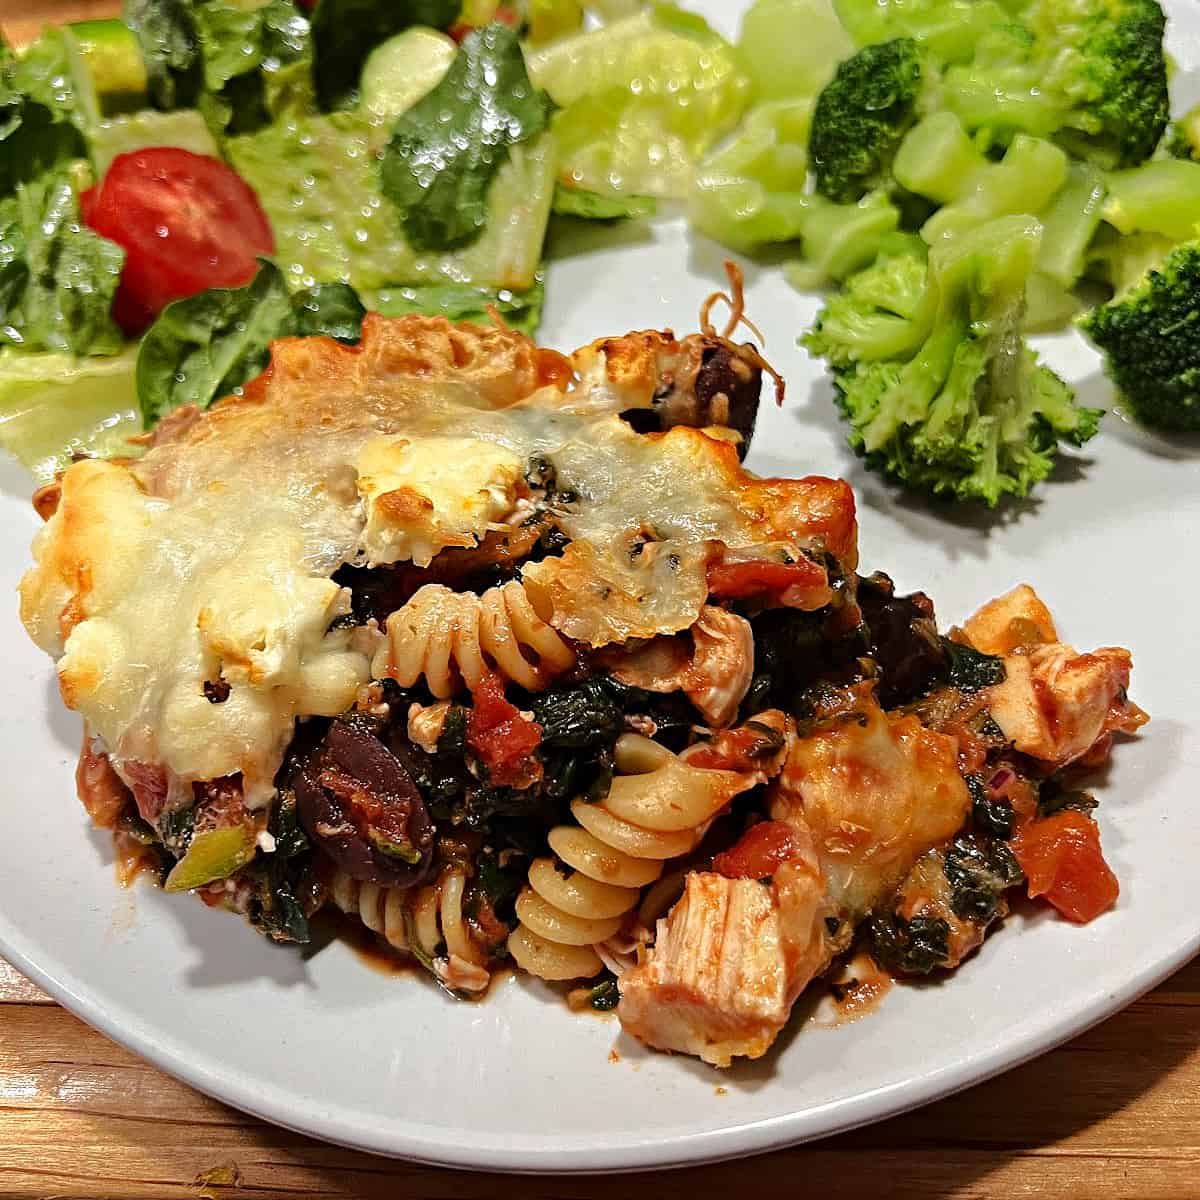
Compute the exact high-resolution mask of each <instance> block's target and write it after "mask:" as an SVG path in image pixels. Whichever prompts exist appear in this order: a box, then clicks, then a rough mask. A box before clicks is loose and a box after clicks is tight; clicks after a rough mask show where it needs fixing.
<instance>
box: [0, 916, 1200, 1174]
mask: <svg viewBox="0 0 1200 1200" xmlns="http://www.w3.org/2000/svg"><path fill="white" fill-rule="evenodd" d="M22 940H23V939H22V938H21V935H20V934H19V933H17V932H16V931H15V930H14V929H13V928H12V927H11V926H10V925H9V924H8V921H7V919H6V918H5V917H4V916H3V914H0V954H2V955H3V957H4V958H6V959H7V960H8V961H9V962H10V963H11V964H12V965H13V966H14V967H16V968H17V970H18V971H20V972H21V973H22V974H24V975H26V976H27V977H28V978H29V979H31V980H32V981H33V982H34V983H35V984H37V985H38V986H39V987H40V988H42V989H43V991H45V992H47V993H48V994H49V995H50V996H51V997H52V998H53V999H54V1000H55V1001H57V1002H58V1003H59V1004H60V1005H62V1007H64V1008H66V1009H67V1010H68V1011H69V1012H71V1013H73V1014H74V1015H75V1016H76V1017H78V1018H79V1019H80V1020H82V1021H84V1022H85V1023H86V1024H88V1025H90V1026H91V1027H92V1028H93V1029H96V1030H98V1031H99V1032H100V1033H102V1034H103V1035H104V1036H105V1037H108V1038H110V1039H111V1040H112V1041H114V1042H116V1043H117V1044H118V1045H120V1046H123V1047H124V1048H125V1049H127V1050H129V1051H130V1052H132V1053H133V1054H136V1055H137V1056H138V1057H139V1058H141V1059H143V1060H145V1061H147V1062H149V1063H151V1064H152V1065H153V1066H155V1067H157V1068H158V1069H159V1070H161V1071H163V1072H165V1073H166V1074H168V1075H170V1076H172V1077H173V1078H175V1079H178V1080H180V1081H181V1082H183V1083H185V1084H187V1085H188V1086H189V1087H191V1088H194V1089H195V1090H196V1091H198V1092H201V1093H203V1094H204V1095H206V1096H209V1097H211V1098H212V1099H215V1100H218V1101H220V1102H221V1103H223V1104H227V1105H229V1106H230V1107H231V1108H235V1109H237V1110H239V1111H240V1112H243V1113H247V1114H248V1115H250V1116H253V1117H256V1118H258V1119H259V1120H262V1121H266V1122H268V1123H270V1124H272V1125H277V1126H280V1127H281V1128H284V1129H288V1130H291V1131H292V1132H293V1133H299V1134H302V1135H303V1136H305V1137H311V1138H315V1139H318V1140H320V1141H325V1142H330V1143H332V1144H334V1145H338V1146H344V1147H346V1148H348V1149H351V1150H359V1151H363V1152H365V1153H368V1154H374V1155H377V1156H380V1157H383V1158H390V1159H397V1160H401V1161H405V1162H412V1163H417V1164H421V1165H424V1166H436V1167H450V1168H456V1169H459V1170H471V1171H481V1172H492V1173H495V1174H506V1175H587V1174H594V1173H604V1174H628V1173H632V1172H635V1171H648V1170H674V1169H679V1168H684V1167H694V1166H703V1165H704V1164H706V1163H715V1162H722V1161H726V1160H729V1159H734V1158H741V1157H747V1156H750V1155H756V1154H764V1153H767V1152H769V1151H772V1150H782V1149H785V1148H787V1147H789V1146H797V1145H800V1144H802V1143H805V1142H812V1141H816V1140H818V1139H821V1138H826V1137H832V1136H834V1135H836V1134H839V1133H845V1132H847V1131H849V1130H851V1129H857V1128H859V1127H861V1126H864V1125H871V1124H874V1123H876V1122H879V1121H884V1120H887V1119H888V1118H890V1117H894V1116H899V1115H900V1114H902V1113H906V1112H911V1111H913V1110H915V1109H917V1108H922V1107H924V1106H925V1105H927V1104H932V1103H934V1102H936V1101H938V1100H942V1099H945V1098H946V1097H948V1096H952V1095H954V1094H955V1093H957V1092H961V1091H965V1090H966V1089H967V1088H970V1087H973V1086H975V1085H976V1084H980V1083H986V1082H987V1081H988V1080H990V1079H993V1078H995V1077H996V1076H997V1075H1001V1074H1003V1073H1004V1072H1006V1071H1009V1070H1013V1069H1014V1068H1016V1067H1019V1066H1021V1065H1023V1064H1024V1063H1027V1062H1029V1061H1031V1060H1032V1059H1034V1058H1037V1057H1039V1056H1040V1055H1042V1054H1045V1053H1047V1052H1048V1051H1050V1050H1053V1049H1055V1048H1056V1047H1058V1046H1061V1045H1063V1044H1064V1043H1066V1042H1069V1041H1071V1040H1072V1039H1073V1038H1075V1037H1078V1036H1079V1035H1080V1034H1082V1033H1085V1032H1086V1031H1087V1030H1089V1029H1091V1028H1093V1027H1094V1026H1096V1025H1099V1024H1100V1023H1101V1022H1103V1021H1104V1020H1106V1019H1107V1018H1108V1017H1111V1016H1113V1015H1114V1014H1116V1013H1117V1012H1119V1011H1121V1010H1122V1009H1124V1008H1126V1007H1128V1006H1129V1005H1130V1004H1132V1003H1133V1002H1134V1001H1136V1000H1138V999H1140V998H1141V997H1142V996H1144V995H1145V994H1146V993H1147V992H1149V991H1151V990H1152V989H1153V988H1155V987H1157V986H1158V984H1160V983H1162V982H1163V981H1164V980H1165V979H1167V978H1169V977H1170V976H1171V975H1173V974H1174V973H1175V972H1176V971H1178V970H1179V969H1180V968H1182V967H1184V966H1185V965H1186V964H1187V963H1188V962H1190V961H1191V960H1192V959H1193V958H1195V957H1197V956H1198V955H1200V930H1198V931H1196V932H1194V933H1191V934H1190V935H1189V936H1187V937H1185V938H1183V940H1182V941H1181V943H1180V944H1179V945H1177V946H1175V947H1174V948H1173V949H1172V950H1170V951H1167V952H1165V953H1161V952H1160V953H1158V954H1156V955H1153V956H1152V957H1150V958H1149V959H1148V960H1146V961H1145V962H1144V963H1143V964H1142V965H1141V966H1140V967H1139V968H1138V969H1137V970H1136V971H1134V972H1132V973H1131V974H1130V976H1129V977H1128V979H1127V980H1126V981H1125V982H1124V983H1123V984H1122V985H1121V986H1120V987H1118V988H1116V989H1115V990H1112V991H1107V992H1104V991H1102V992H1101V993H1100V994H1099V995H1090V996H1088V997H1087V999H1086V1001H1084V1002H1081V1003H1079V1004H1078V1005H1076V1006H1075V1007H1074V1008H1073V1009H1071V1010H1069V1012H1068V1014H1065V1015H1064V1014H1063V1013H1062V1012H1059V1013H1056V1014H1055V1013H1047V1015H1045V1016H1043V1017H1042V1018H1041V1019H1040V1020H1039V1021H1038V1022H1037V1024H1036V1025H1035V1026H1034V1027H1033V1028H1032V1029H1030V1030H1029V1031H1028V1032H1026V1034H1025V1035H1024V1036H1022V1037H1021V1038H1019V1039H1017V1040H1015V1041H1013V1042H1010V1043H1000V1044H998V1045H995V1046H991V1047H988V1048H987V1049H986V1050H984V1051H983V1052H982V1053H980V1054H977V1055H967V1056H965V1057H962V1058H958V1059H955V1060H954V1061H952V1062H949V1063H946V1064H944V1065H942V1066H940V1067H938V1068H936V1069H935V1070H933V1071H931V1072H929V1073H928V1074H926V1075H919V1076H916V1077H909V1078H907V1079H903V1080H897V1081H895V1082H893V1083H890V1084H886V1085H884V1086H882V1087H877V1088H874V1089H871V1090H868V1091H865V1092H861V1093H857V1094H855V1095H853V1096H847V1097H844V1098H842V1099H840V1100H834V1101H830V1102H829V1103H827V1104H823V1105H817V1106H810V1107H808V1108H805V1109H802V1110H800V1111H797V1112H790V1113H783V1114H780V1115H778V1116H774V1117H767V1118H762V1119H760V1120H752V1121H745V1122H742V1123H739V1124H734V1125H727V1126H722V1127H718V1128H715V1129H705V1130H698V1131H696V1132H694V1133H682V1134H679V1133H672V1134H670V1135H668V1136H667V1137H665V1138H664V1137H658V1138H655V1137H653V1136H647V1137H646V1138H645V1139H643V1140H639V1141H637V1142H632V1143H631V1142H628V1141H623V1142H622V1144H621V1145H620V1146H617V1145H615V1144H613V1143H612V1139H611V1135H610V1137H609V1140H608V1141H605V1140H604V1139H603V1138H600V1139H597V1141H596V1142H595V1144H592V1145H586V1146H580V1145H575V1144H571V1145H567V1144H560V1145H559V1146H557V1147H556V1146H554V1145H553V1142H552V1140H551V1139H550V1138H549V1137H548V1138H547V1142H548V1145H547V1147H546V1148H545V1149H544V1150H543V1149H539V1150H536V1151H531V1150H529V1149H525V1148H515V1149H514V1148H506V1147H503V1146H500V1147H496V1146H488V1147H486V1148H484V1147H478V1148H476V1147H473V1146H471V1145H470V1144H469V1143H468V1144H464V1142H463V1140H462V1139H461V1137H459V1136H458V1135H459V1134H461V1130H457V1129H456V1130H451V1129H447V1130H446V1132H445V1134H444V1135H443V1136H442V1137H430V1136H428V1135H425V1134H418V1133H401V1134H399V1135H396V1134H394V1133H389V1134H388V1135H386V1136H384V1135H383V1134H382V1131H380V1130H378V1129H374V1130H372V1127H370V1126H367V1127H364V1128H362V1129H359V1130H358V1131H357V1132H356V1131H355V1130H354V1129H352V1128H351V1127H350V1122H349V1121H348V1120H347V1119H346V1118H344V1117H343V1118H338V1117H337V1116H335V1115H333V1114H330V1115H328V1116H322V1115H321V1114H314V1116H313V1117H312V1119H311V1120H310V1121H309V1122H308V1123H307V1124H301V1123H299V1122H297V1121H296V1120H295V1119H294V1104H293V1105H288V1104H286V1103H280V1102H279V1101H278V1100H275V1099H273V1096H274V1094H275V1093H277V1092H279V1090H280V1089H279V1088H278V1087H277V1086H276V1085H274V1084H267V1085H266V1086H265V1087H263V1086H262V1085H261V1083H260V1084H259V1085H258V1087H257V1090H258V1091H260V1092H261V1093H262V1094H261V1095H260V1096H255V1095H254V1091H255V1090H256V1085H255V1084H254V1083H253V1081H252V1080H251V1079H250V1078H249V1077H248V1076H245V1077H244V1076H241V1075H240V1074H239V1073H238V1072H236V1071H234V1072H232V1073H230V1072H228V1071H221V1070H219V1069H218V1070H214V1069H213V1067H212V1065H210V1064H209V1063H208V1062H206V1061H205V1058H206V1056H205V1055H203V1053H198V1054H193V1055H191V1056H186V1055H180V1054H177V1053H175V1052H174V1051H173V1049H172V1048H171V1047H170V1045H162V1044H156V1042H155V1041H154V1039H153V1036H152V1029H151V1028H147V1027H146V1026H145V1023H144V1022H143V1021H142V1019H141V1018H140V1017H138V1016H137V1014H135V1013H133V1012H131V1011H129V1010H128V1009H127V1008H126V1007H125V1006H120V1007H118V1008H117V1009H116V1010H115V1011H106V1010H105V1008H104V1006H103V1005H101V1004H100V1003H99V1002H98V1001H96V1000H93V999H91V998H89V996H88V994H87V993H88V989H87V986H86V985H85V984H82V981H79V980H76V979H75V978H74V977H73V974H72V972H70V971H69V970H68V969H65V968H63V967H62V966H61V965H60V966H59V968H58V969H57V971H56V970H55V969H54V968H52V967H43V966H42V965H40V964H39V963H38V962H37V961H36V958H37V956H36V951H35V952H33V953H30V952H29V951H28V950H27V949H26V948H25V947H23V946H22V945H21V944H20V943H21V942H22ZM122 1016H125V1017H127V1018H130V1019H127V1020H124V1021H123V1020H121V1019H120V1018H121V1017H122ZM714 1078H715V1079H719V1078H720V1076H719V1074H717V1073H716V1072H715V1071H714ZM372 1132H373V1133H374V1136H372ZM618 1153H619V1155H620V1158H621V1161H620V1162H619V1163H614V1162H613V1156H614V1154H618Z"/></svg>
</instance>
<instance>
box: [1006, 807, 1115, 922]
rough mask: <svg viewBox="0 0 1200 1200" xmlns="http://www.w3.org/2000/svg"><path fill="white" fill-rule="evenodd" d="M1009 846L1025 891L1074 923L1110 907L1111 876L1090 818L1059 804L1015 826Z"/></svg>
mask: <svg viewBox="0 0 1200 1200" xmlns="http://www.w3.org/2000/svg"><path fill="white" fill-rule="evenodd" d="M1012 851H1013V854H1015V855H1016V858H1017V862H1019V863H1020V864H1021V870H1022V871H1024V872H1025V877H1026V879H1027V881H1028V885H1029V895H1030V896H1044V897H1045V898H1046V899H1047V900H1049V901H1050V903H1051V904H1053V905H1054V907H1055V908H1057V909H1058V911H1059V912H1060V913H1062V915H1063V916H1064V917H1066V918H1067V919H1068V920H1071V921H1076V922H1078V923H1079V924H1080V925H1085V924H1087V922H1088V921H1091V920H1093V919H1094V918H1096V917H1098V916H1099V915H1100V914H1101V913H1102V912H1105V911H1107V910H1108V909H1110V908H1111V907H1112V906H1113V905H1114V904H1115V903H1116V900H1117V896H1118V895H1119V894H1120V891H1121V887H1120V884H1119V883H1118V882H1117V877H1116V876H1115V875H1114V874H1113V873H1112V871H1111V870H1110V869H1109V866H1108V863H1106V862H1105V861H1104V854H1103V852H1102V851H1101V849H1100V827H1099V826H1098V825H1097V824H1096V822H1095V821H1093V820H1092V819H1091V817H1088V816H1086V815H1085V814H1083V813H1081V812H1076V811H1075V810H1074V809H1065V810H1064V811H1062V812H1057V813H1055V814H1054V815H1053V816H1049V817H1046V818H1044V819H1043V820H1041V821H1027V822H1025V823H1024V824H1022V825H1020V826H1019V827H1018V829H1017V833H1016V836H1015V837H1014V838H1013V840H1012Z"/></svg>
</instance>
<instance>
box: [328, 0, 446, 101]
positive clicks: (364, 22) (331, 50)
mask: <svg viewBox="0 0 1200 1200" xmlns="http://www.w3.org/2000/svg"><path fill="white" fill-rule="evenodd" d="M461 7H462V4H461V0H386V2H381V0H319V3H318V4H317V7H316V11H315V12H314V13H313V18H312V37H313V55H314V63H313V75H314V78H315V82H316V88H317V102H318V103H319V104H320V106H321V108H322V109H323V110H324V111H325V112H331V111H332V110H333V109H337V108H352V107H353V106H354V104H356V103H357V101H358V85H359V78H360V76H361V75H362V69H363V63H365V62H366V60H367V55H368V54H370V52H371V50H372V49H374V47H376V46H378V45H379V43H380V42H383V41H386V40H387V39H388V38H390V37H391V36H392V35H393V34H397V33H399V32H400V31H401V30H402V29H407V28H408V27H409V26H410V25H431V26H433V28H435V29H446V28H448V27H449V26H450V25H451V24H453V22H454V21H455V20H457V18H458V14H459V10H460V8H461Z"/></svg>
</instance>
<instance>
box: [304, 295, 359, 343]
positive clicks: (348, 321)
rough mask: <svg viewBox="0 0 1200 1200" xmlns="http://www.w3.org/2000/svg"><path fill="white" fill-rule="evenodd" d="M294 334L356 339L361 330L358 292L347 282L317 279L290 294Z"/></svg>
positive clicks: (350, 340) (353, 340)
mask: <svg viewBox="0 0 1200 1200" xmlns="http://www.w3.org/2000/svg"><path fill="white" fill-rule="evenodd" d="M292 312H293V316H294V319H293V325H292V330H291V332H292V334H293V335H294V336H295V337H318V336H322V335H323V336H325V337H331V338H337V340H338V341H339V342H347V343H352V342H357V341H358V339H359V336H360V335H361V333H362V322H363V317H365V316H366V315H367V310H366V309H365V308H363V306H362V301H361V300H359V298H358V293H357V292H356V291H355V290H354V289H353V288H352V287H351V286H350V285H349V284H348V283H318V284H317V285H316V287H310V288H306V289H305V290H304V291H302V292H297V293H296V294H295V295H294V296H293V297H292Z"/></svg>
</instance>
